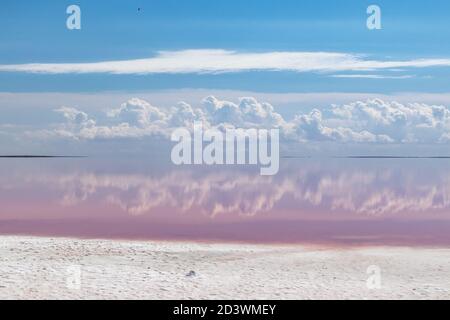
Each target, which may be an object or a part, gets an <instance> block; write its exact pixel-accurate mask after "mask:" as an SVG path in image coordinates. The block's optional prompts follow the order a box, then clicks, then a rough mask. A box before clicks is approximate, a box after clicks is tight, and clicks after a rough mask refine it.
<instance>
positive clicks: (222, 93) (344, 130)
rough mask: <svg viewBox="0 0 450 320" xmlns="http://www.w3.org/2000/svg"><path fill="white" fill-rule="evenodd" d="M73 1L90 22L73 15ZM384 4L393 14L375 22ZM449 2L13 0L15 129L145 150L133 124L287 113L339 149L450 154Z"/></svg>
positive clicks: (7, 53)
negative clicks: (74, 24) (370, 21)
mask: <svg viewBox="0 0 450 320" xmlns="http://www.w3.org/2000/svg"><path fill="white" fill-rule="evenodd" d="M72 4H76V5H78V6H80V8H81V26H82V28H81V30H68V29H67V28H66V20H67V18H68V14H67V13H66V8H67V7H68V6H69V5H72ZM371 4H376V5H378V6H379V7H380V8H381V23H382V29H381V30H369V29H368V28H367V27H366V20H367V17H368V14H367V13H366V9H367V7H368V6H369V5H371ZM138 8H139V9H138ZM449 13H450V2H448V1H444V0H435V1H432V2H429V1H422V0H421V1H401V0H397V1H365V0H357V1H356V0H355V1H331V0H317V1H298V0H295V1H294V0H283V1H278V0H277V1H275V0H270V1H269V0H246V1H242V0H241V1H233V0H227V1H219V0H215V1H211V0H208V1H207V0H189V1H175V0H152V1H144V0H131V1H124V0H123V1H118V0H109V1H106V0H105V1H100V0H99V1H92V0H86V1H62V0H60V1H23V0H14V1H10V0H4V1H2V3H1V10H0V107H1V117H0V144H1V145H2V147H3V148H4V152H7V151H8V150H9V151H10V152H14V153H23V150H27V151H26V153H28V152H33V151H36V150H37V152H42V151H45V150H47V151H49V150H50V151H52V150H53V151H55V150H56V151H57V152H58V153H59V151H61V150H69V149H70V150H72V151H74V150H75V151H74V152H72V153H79V152H77V151H79V150H85V149H80V148H84V147H85V146H86V145H88V149H87V150H90V151H92V150H94V151H98V150H100V149H102V148H99V146H103V150H109V149H112V150H119V149H121V148H126V147H130V146H132V147H133V148H134V149H133V150H136V149H140V144H136V145H134V144H132V143H129V141H127V142H125V143H123V139H124V137H127V139H135V141H138V140H142V139H143V138H148V137H150V136H153V135H155V134H157V135H159V134H165V135H167V134H168V133H169V132H170V130H172V129H173V128H174V127H175V126H176V125H178V124H179V123H183V121H185V123H186V121H187V122H188V123H190V122H192V121H193V120H194V119H195V120H202V121H206V122H208V123H209V124H210V125H211V126H221V125H224V124H229V123H230V121H231V122H232V123H231V124H232V125H236V126H237V125H243V126H244V127H245V126H250V125H256V126H261V127H263V126H274V127H277V128H282V129H283V132H282V133H283V137H284V139H285V140H289V139H290V140H294V142H295V143H305V142H306V143H311V144H308V148H310V150H314V151H317V150H319V151H320V150H322V149H326V148H329V150H332V151H331V153H332V154H335V153H336V151H338V152H341V153H342V152H344V151H342V150H343V149H342V145H346V146H349V147H348V149H346V150H350V151H348V152H347V151H345V152H346V153H354V152H351V151H352V150H353V151H355V150H359V151H361V150H363V151H361V152H359V151H358V153H366V152H370V151H371V150H375V148H374V147H373V146H374V145H377V148H388V150H389V153H391V150H397V149H396V148H397V146H398V145H402V146H403V145H406V146H407V148H408V150H410V151H411V153H412V154H414V155H417V154H425V153H427V152H428V151H426V150H425V149H426V148H428V146H430V145H431V146H433V148H434V149H433V150H434V151H433V152H428V153H433V154H442V152H441V150H442V149H441V148H442V145H443V144H448V143H450V108H449V107H448V106H449V105H450V90H449V87H448V83H450V31H449V30H450V19H448V15H449ZM208 96H215V97H216V98H211V97H210V98H208V99H206V100H204V98H205V97H208ZM241 97H250V98H248V99H244V100H242V99H241V100H240V98H241ZM133 98H134V99H133ZM179 101H182V102H183V103H181V104H177V103H178V102H179ZM211 101H212V102H211ZM266 102H267V103H269V104H270V105H268V104H266ZM211 105H212V106H213V108H211ZM272 106H273V109H272ZM211 110H212V111H211ZM111 114H114V116H112V117H111V116H110V115H111ZM179 115H182V117H185V118H183V119H181V120H180V118H179ZM231 115H232V116H233V117H230V116H231ZM143 117H144V118H145V117H146V120H145V121H144V122H142V121H141V120H142V118H143ZM155 117H156V118H155ZM230 119H232V120H230ZM251 119H253V120H254V119H257V120H258V121H259V122H258V123H256V124H255V123H253V122H252V121H253V120H251ZM177 121H178V122H177ZM233 121H236V122H233ZM143 123H144V125H143ZM155 123H156V125H155ZM106 140H108V143H106ZM113 140H118V141H119V142H117V143H118V145H117V146H116V147H113V148H110V143H113V142H112V141H113ZM11 141H14V143H11ZM91 144H93V146H92V145H91ZM89 146H90V147H89ZM330 146H331V147H330ZM362 146H363V147H362ZM411 146H412V147H411ZM89 148H91V149H89ZM361 148H363V149H361ZM424 148H425V149H424ZM377 150H378V149H377ZM418 150H421V151H418ZM423 150H425V151H423ZM436 150H437V151H436ZM50 151H49V152H50ZM69 153H70V152H69ZM86 153H89V152H86Z"/></svg>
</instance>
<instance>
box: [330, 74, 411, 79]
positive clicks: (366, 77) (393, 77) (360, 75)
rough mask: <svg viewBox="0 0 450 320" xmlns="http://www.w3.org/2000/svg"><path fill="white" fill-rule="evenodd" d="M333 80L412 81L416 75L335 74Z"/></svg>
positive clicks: (332, 76)
mask: <svg viewBox="0 0 450 320" xmlns="http://www.w3.org/2000/svg"><path fill="white" fill-rule="evenodd" d="M330 77H331V78H349V79H352V78H356V79H358V78H360V79H411V78H414V77H415V76H414V75H403V76H389V75H382V74H333V75H331V76H330Z"/></svg>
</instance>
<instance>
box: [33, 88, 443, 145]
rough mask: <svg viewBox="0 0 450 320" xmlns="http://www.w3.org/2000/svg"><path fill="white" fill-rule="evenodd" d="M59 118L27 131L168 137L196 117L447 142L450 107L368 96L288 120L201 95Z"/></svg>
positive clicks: (308, 132)
mask: <svg viewBox="0 0 450 320" xmlns="http://www.w3.org/2000/svg"><path fill="white" fill-rule="evenodd" d="M55 112H57V113H59V114H60V115H62V116H63V119H64V120H63V121H61V122H60V123H56V124H54V125H53V126H52V127H51V128H48V129H44V130H36V131H29V132H28V133H27V134H28V135H29V136H31V137H40V138H44V139H49V138H50V139H55V138H56V139H60V138H64V139H71V140H75V141H83V140H88V141H89V140H96V139H100V140H101V139H141V138H151V137H157V138H158V139H161V138H162V139H167V140H169V137H170V134H171V133H172V131H173V130H174V129H176V128H179V127H186V128H188V129H191V130H192V128H193V125H194V122H196V121H201V122H203V125H204V127H205V128H216V129H219V130H225V129H226V128H266V129H270V128H278V129H280V136H281V139H282V140H283V141H292V142H299V143H306V142H335V143H369V144H373V143H377V144H393V143H396V144H415V143H420V144H441V143H449V142H450V108H448V107H446V106H442V105H428V104H425V103H399V102H395V101H383V100H381V99H368V100H366V101H356V102H352V103H347V104H341V105H331V106H328V107H323V108H321V109H318V108H314V109H312V110H311V111H310V112H304V113H297V114H296V115H295V116H294V117H293V118H290V119H287V118H285V117H283V116H282V115H281V114H279V113H278V112H276V110H275V108H274V107H273V106H272V105H271V104H269V103H266V102H259V101H258V100H257V99H255V98H253V97H244V98H240V99H239V101H238V102H237V103H235V102H231V101H226V100H219V99H217V98H216V97H214V96H208V97H206V98H204V99H203V100H202V102H201V104H200V105H199V106H193V105H191V104H188V103H186V102H179V103H178V104H176V105H175V106H172V107H157V106H153V105H151V104H150V103H149V102H147V101H145V100H142V99H139V98H132V99H130V100H128V101H126V102H125V103H123V104H121V105H120V106H119V107H117V108H111V109H109V110H108V111H107V112H106V115H105V117H104V119H100V120H99V119H95V118H94V117H92V116H90V115H89V114H88V113H86V112H85V111H82V110H79V109H77V108H73V107H68V106H63V107H60V108H58V109H56V110H55Z"/></svg>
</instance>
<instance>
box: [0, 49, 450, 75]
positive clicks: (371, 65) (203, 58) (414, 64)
mask: <svg viewBox="0 0 450 320" xmlns="http://www.w3.org/2000/svg"><path fill="white" fill-rule="evenodd" d="M429 67H450V59H413V60H373V59H368V58H367V57H366V56H363V55H357V54H351V53H337V52H302V51H292V52H286V51H285V52H277V51H275V52H237V51H229V50H220V49H218V50H211V49H200V50H181V51H161V52H158V53H157V54H156V55H155V56H153V57H150V58H146V59H134V60H117V61H99V62H89V63H27V64H11V65H0V72H25V73H44V74H68V73H109V74H156V73H159V74H161V73H165V74H181V73H185V74H186V73H193V74H201V73H230V72H248V71H291V72H318V73H320V72H325V73H326V72H343V71H344V72H345V71H359V72H363V71H375V70H387V71H388V70H390V69H396V68H429Z"/></svg>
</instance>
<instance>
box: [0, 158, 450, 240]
mask: <svg viewBox="0 0 450 320" xmlns="http://www.w3.org/2000/svg"><path fill="white" fill-rule="evenodd" d="M0 163H1V168H0V205H1V208H0V233H1V234H33V235H51V236H79V237H102V238H133V239H171V240H172V239H173V240H178V239H190V240H221V241H223V240H225V241H248V242H299V243H327V244H337V245H342V244H352V245H353V244H354V245H362V244H384V245H390V244H393V245H394V244H407V245H449V244H450V160H449V159H333V158H314V159H282V160H281V167H280V172H279V174H278V175H276V176H274V177H267V176H260V175H259V169H258V168H256V167H246V166H242V167H239V166H238V167H235V166H232V167H224V166H219V167H217V166H216V167H204V166H202V167H194V166H185V167H175V166H172V165H168V164H165V163H164V161H158V160H155V159H153V160H149V159H142V160H123V159H122V160H121V159H106V158H82V159H0Z"/></svg>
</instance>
